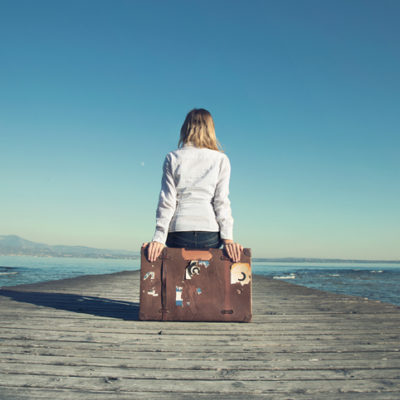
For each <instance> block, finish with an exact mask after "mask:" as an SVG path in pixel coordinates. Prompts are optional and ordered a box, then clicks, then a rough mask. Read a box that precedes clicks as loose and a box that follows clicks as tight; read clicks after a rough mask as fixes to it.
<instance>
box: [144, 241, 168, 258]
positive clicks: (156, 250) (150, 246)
mask: <svg viewBox="0 0 400 400" xmlns="http://www.w3.org/2000/svg"><path fill="white" fill-rule="evenodd" d="M142 247H147V259H148V260H149V261H150V262H154V261H156V260H157V258H158V256H159V255H160V254H161V252H162V250H163V248H164V247H165V244H163V243H160V242H154V241H153V242H150V243H148V242H147V243H143V246H142Z"/></svg>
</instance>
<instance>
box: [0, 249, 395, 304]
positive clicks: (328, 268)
mask: <svg viewBox="0 0 400 400" xmlns="http://www.w3.org/2000/svg"><path fill="white" fill-rule="evenodd" d="M139 268H140V260H139V259H137V260H114V259H101V258H95V259H91V258H69V257H68V258H58V257H31V256H0V287H1V286H14V285H20V284H25V283H36V282H42V281H49V280H55V279H64V278H72V277H75V276H80V275H88V274H90V275H91V274H107V273H112V272H119V271H136V270H139ZM252 270H253V273H254V274H260V275H264V276H270V277H272V278H273V279H281V280H286V281H288V282H292V283H295V284H298V285H303V286H307V287H311V288H315V289H320V290H325V291H328V292H332V293H343V294H349V295H354V296H361V297H364V298H369V299H374V300H380V301H384V302H388V303H392V304H396V305H399V306H400V263H391V264H388V263H374V264H370V263H368V264H365V263H311V262H310V263H286V262H285V263H283V262H282V263H281V262H268V263H265V262H253V263H252Z"/></svg>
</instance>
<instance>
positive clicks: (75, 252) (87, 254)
mask: <svg viewBox="0 0 400 400" xmlns="http://www.w3.org/2000/svg"><path fill="white" fill-rule="evenodd" d="M0 255H3V256H9V255H28V256H41V257H83V258H129V259H135V258H139V253H138V252H133V251H127V250H108V249H96V248H93V247H86V246H64V245H55V246H52V245H48V244H45V243H37V242H31V241H30V240H26V239H23V238H21V237H19V236H17V235H0Z"/></svg>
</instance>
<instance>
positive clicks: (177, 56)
mask: <svg viewBox="0 0 400 400" xmlns="http://www.w3.org/2000/svg"><path fill="white" fill-rule="evenodd" d="M399 17H400V3H399V2H398V1H387V0H383V1H365V0H362V1H361V0H360V1H356V0H351V1H347V0H346V1H344V0H339V1H308V0H305V1H295V0H291V1H289V0H286V1H250V2H245V1H240V0H238V1H222V0H216V1H202V2H194V1H186V0H185V1H170V0H169V1H161V0H159V1H133V0H132V1H121V0H119V1H111V0H110V1H97V0H96V1H94V0H93V1H85V0H83V1H82V0H79V1H77V0H74V1H40V0H38V1H35V2H32V1H2V2H1V5H0V38H1V39H0V41H1V42H0V43H1V47H0V54H1V63H0V182H1V185H0V192H1V196H0V205H1V207H0V234H17V235H20V236H22V237H25V238H27V239H30V240H34V241H40V242H46V243H49V244H80V245H87V246H95V247H107V248H124V249H130V250H137V249H138V248H139V246H140V244H141V243H142V242H144V241H148V240H150V239H151V237H152V234H153V231H154V224H155V209H156V205H157V200H158V193H159V189H160V179H161V166H162V162H163V159H164V156H165V154H166V153H167V152H169V151H171V150H173V149H175V148H176V145H177V141H178V136H179V129H180V127H181V124H182V122H183V119H184V117H185V115H186V113H187V112H188V111H189V110H190V109H192V108H193V107H204V108H207V109H209V110H210V112H211V113H212V114H213V116H214V119H215V124H216V132H217V136H218V138H219V140H220V142H221V143H222V145H223V148H224V150H225V151H226V153H227V154H228V156H229V158H230V160H231V164H232V177H231V201H232V209H233V215H234V218H235V228H234V235H235V239H236V240H237V241H239V242H241V243H242V244H243V245H245V246H246V247H251V248H252V249H253V254H254V255H255V256H259V257H261V256H265V257H285V256H300V257H339V258H365V259H376V258H380V259H400V206H399V204H400V201H399V200H400V185H399V181H400V157H399V148H400V132H399V127H400V113H399V105H400V87H399V86H400V84H399V82H400V79H399V78H400V77H399V75H400V73H399V71H400V52H399V48H398V43H399V41H400V27H399V24H398V20H399Z"/></svg>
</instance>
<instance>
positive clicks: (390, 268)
mask: <svg viewBox="0 0 400 400" xmlns="http://www.w3.org/2000/svg"><path fill="white" fill-rule="evenodd" d="M252 271H253V273H254V274H260V275H265V276H270V277H272V278H273V279H281V280H285V281H287V282H292V283H295V284H297V285H302V286H306V287H310V288H314V289H319V290H324V291H327V292H332V293H341V294H348V295H352V296H360V297H363V298H368V299H373V300H379V301H383V302H386V303H392V304H396V305H399V306H400V263H379V262H378V263H311V262H309V263H261V262H254V263H252Z"/></svg>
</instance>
